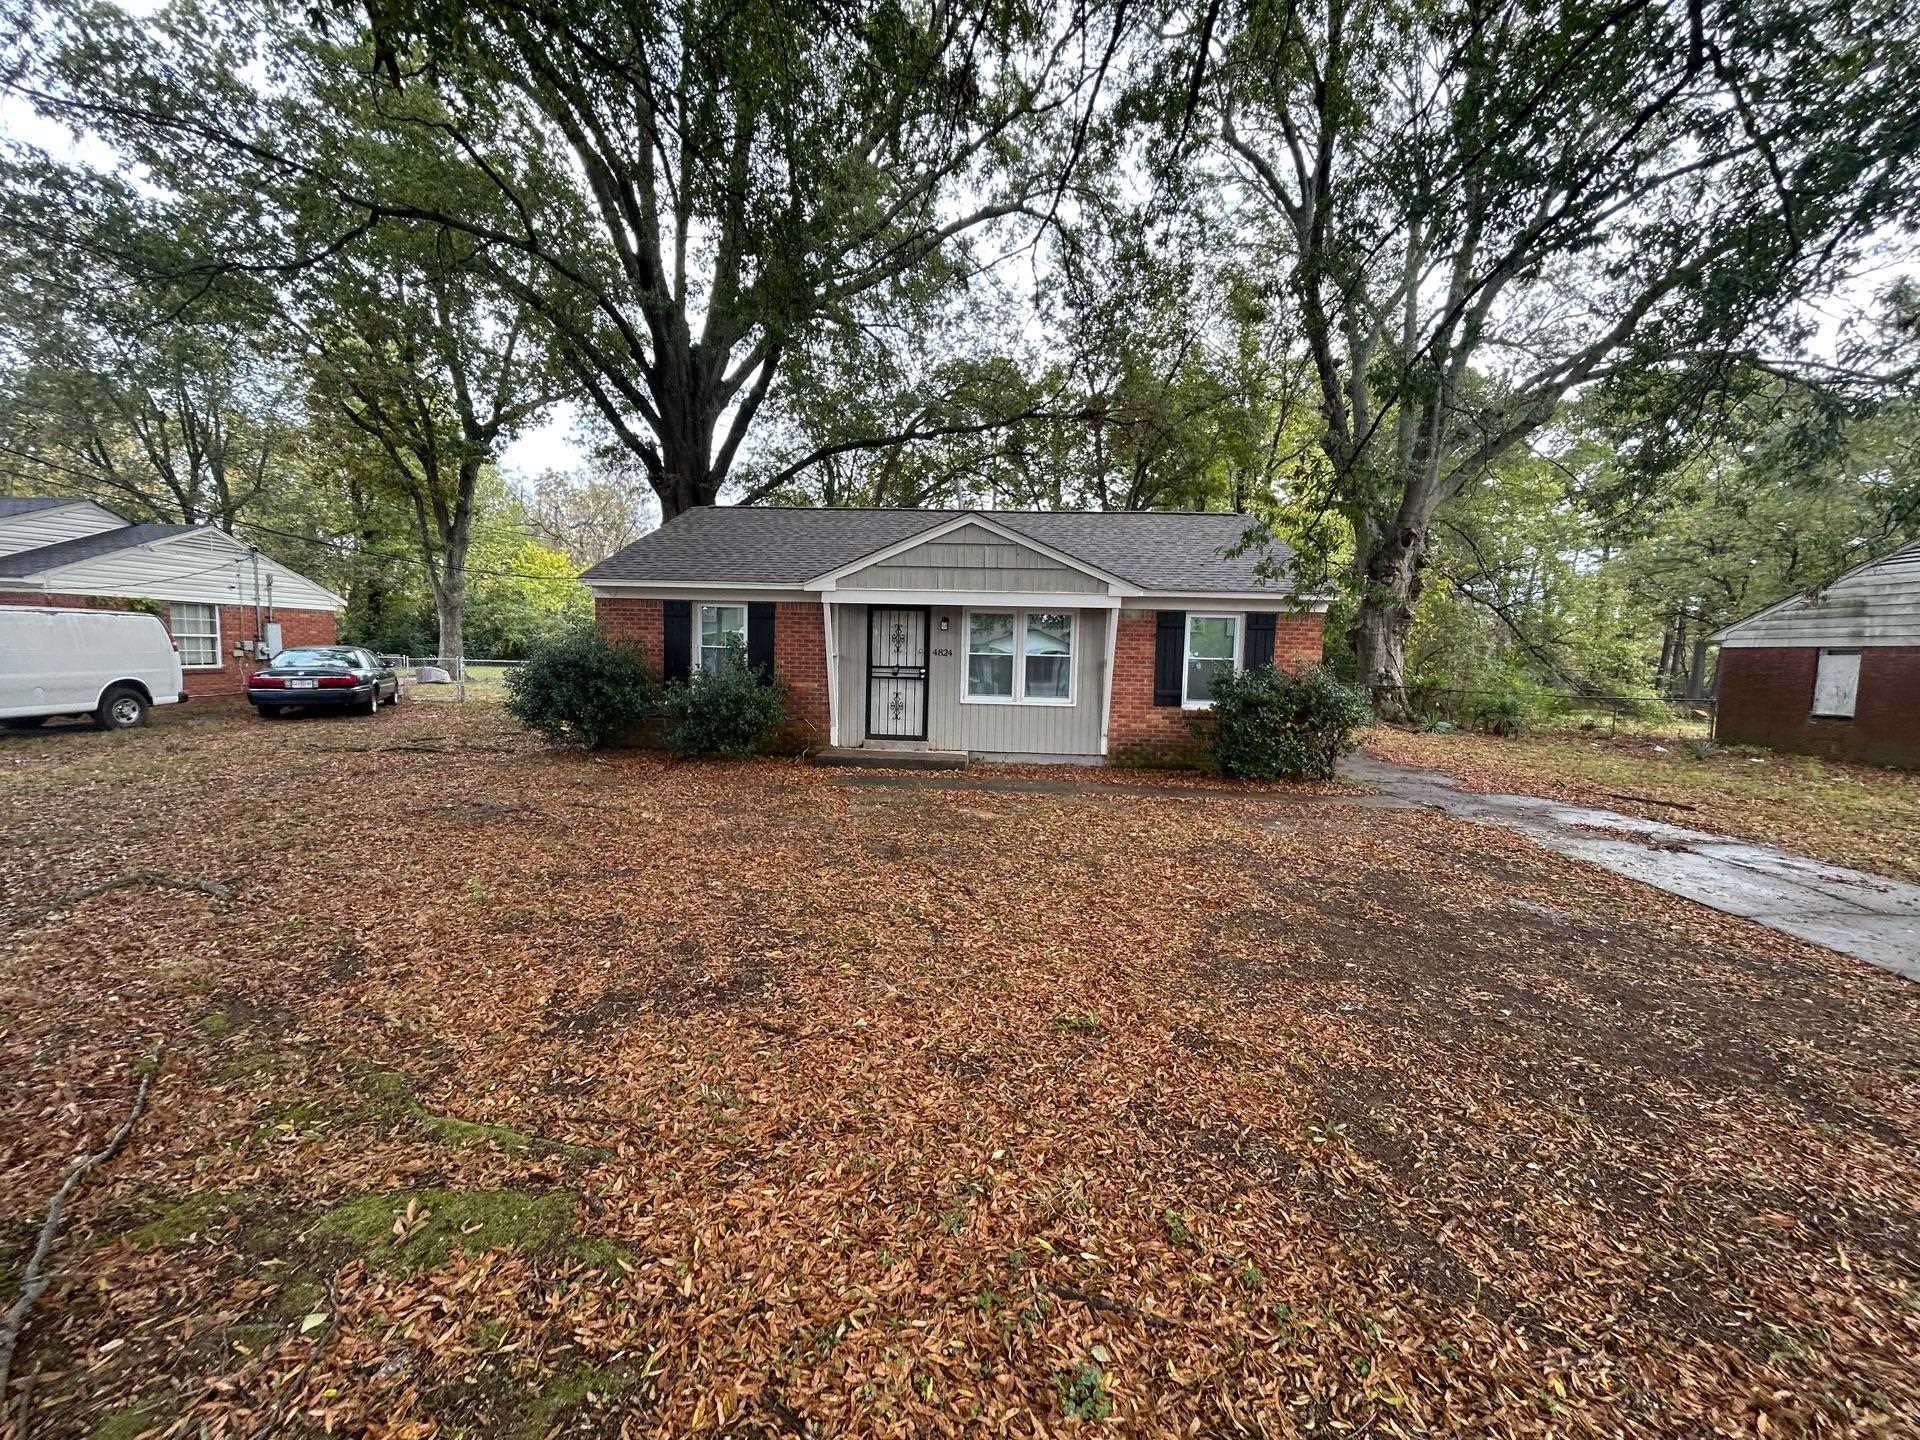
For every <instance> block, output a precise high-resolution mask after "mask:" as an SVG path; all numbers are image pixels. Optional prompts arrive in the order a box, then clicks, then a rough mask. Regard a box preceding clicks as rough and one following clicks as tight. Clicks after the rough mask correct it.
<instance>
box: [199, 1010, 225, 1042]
mask: <svg viewBox="0 0 1920 1440" xmlns="http://www.w3.org/2000/svg"><path fill="white" fill-rule="evenodd" d="M200 1033H201V1034H202V1035H205V1036H206V1037H207V1038H208V1039H210V1040H218V1039H219V1038H220V1037H221V1036H223V1035H231V1034H232V1033H233V1017H232V1016H231V1015H229V1014H227V1013H226V1012H225V1011H224V1010H214V1011H210V1012H209V1013H207V1014H205V1015H202V1016H201V1017H200Z"/></svg>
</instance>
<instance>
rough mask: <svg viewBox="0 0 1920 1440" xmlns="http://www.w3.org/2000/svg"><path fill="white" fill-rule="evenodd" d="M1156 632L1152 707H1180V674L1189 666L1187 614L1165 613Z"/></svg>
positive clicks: (1184, 612)
mask: <svg viewBox="0 0 1920 1440" xmlns="http://www.w3.org/2000/svg"><path fill="white" fill-rule="evenodd" d="M1159 615H1160V621H1159V624H1158V625H1156V626H1155V627H1154V632H1153V703H1154V704H1156V705H1178V704H1179V703H1180V670H1181V667H1182V666H1183V665H1185V664H1186V659H1187V657H1186V654H1185V651H1186V648H1187V612H1186V611H1184V610H1162V611H1160V612H1159Z"/></svg>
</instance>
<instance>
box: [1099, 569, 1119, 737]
mask: <svg viewBox="0 0 1920 1440" xmlns="http://www.w3.org/2000/svg"><path fill="white" fill-rule="evenodd" d="M1119 642H1120V607H1119V606H1118V605H1115V606H1114V607H1113V609H1111V610H1109V611H1107V668H1106V671H1105V673H1104V674H1103V675H1102V676H1101V677H1100V757H1101V758H1102V759H1105V758H1106V754H1107V731H1108V730H1109V729H1110V728H1111V727H1112V725H1113V650H1114V646H1115V645H1117V644H1119Z"/></svg>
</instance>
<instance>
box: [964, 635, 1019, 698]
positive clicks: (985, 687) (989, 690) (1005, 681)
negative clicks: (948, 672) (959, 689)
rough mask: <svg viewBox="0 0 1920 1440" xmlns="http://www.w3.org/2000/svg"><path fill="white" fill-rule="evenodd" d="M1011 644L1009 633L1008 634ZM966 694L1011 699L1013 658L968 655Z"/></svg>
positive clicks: (1007, 656)
mask: <svg viewBox="0 0 1920 1440" xmlns="http://www.w3.org/2000/svg"><path fill="white" fill-rule="evenodd" d="M1008 638H1009V642H1011V638H1012V637H1011V633H1009V637H1008ZM967 694H969V695H985V696H990V697H991V696H999V697H1003V698H1009V699H1010V698H1012V695H1013V656H1011V655H969V656H968V657H967Z"/></svg>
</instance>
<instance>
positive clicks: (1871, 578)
mask: <svg viewBox="0 0 1920 1440" xmlns="http://www.w3.org/2000/svg"><path fill="white" fill-rule="evenodd" d="M1723 633H1724V638H1723V639H1722V640H1721V642H1720V643H1721V644H1722V645H1723V646H1725V647H1726V648H1728V649H1730V650H1761V649H1802V648H1812V647H1816V646H1819V647H1828V646H1831V647H1832V648H1834V649H1836V650H1857V649H1860V648H1862V647H1864V646H1881V645H1898V646H1906V645H1920V543H1917V544H1913V545H1908V546H1906V547H1905V548H1903V549H1900V550H1896V551H1894V552H1893V554H1891V555H1886V556H1883V557H1882V558H1881V559H1879V560H1876V561H1874V562H1873V563H1872V564H1870V565H1862V566H1861V567H1859V568H1858V569H1856V570H1850V571H1848V572H1847V573H1846V574H1845V575H1842V576H1841V577H1840V578H1839V579H1837V580H1835V581H1834V582H1833V583H1832V584H1831V585H1828V586H1826V587H1824V588H1823V589H1821V590H1818V591H1816V592H1814V593H1813V594H1811V595H1799V596H1795V597H1794V598H1793V599H1791V600H1785V601H1782V602H1781V603H1780V604H1778V605H1775V606H1773V607H1772V608H1771V609H1768V610H1763V611H1761V612H1760V613H1759V614H1758V615H1754V616H1750V617H1749V618H1748V619H1746V620H1743V621H1741V622H1740V623H1739V624H1737V625H1733V626H1729V627H1728V629H1727V630H1726V631H1725V632H1723Z"/></svg>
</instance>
